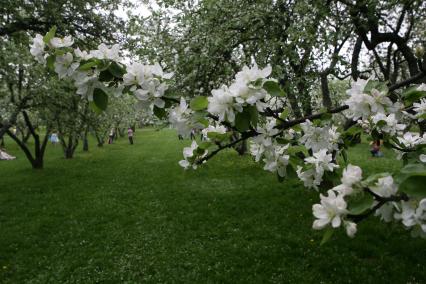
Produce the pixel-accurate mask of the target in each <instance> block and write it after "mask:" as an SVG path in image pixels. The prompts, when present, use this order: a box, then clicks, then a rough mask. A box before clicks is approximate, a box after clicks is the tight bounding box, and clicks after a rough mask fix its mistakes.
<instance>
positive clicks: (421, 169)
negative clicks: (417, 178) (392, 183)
mask: <svg viewBox="0 0 426 284" xmlns="http://www.w3.org/2000/svg"><path fill="white" fill-rule="evenodd" d="M401 173H403V174H410V175H411V174H420V175H426V166H425V165H423V164H408V165H406V166H405V167H403V168H402V169H401Z"/></svg>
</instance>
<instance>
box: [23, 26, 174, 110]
mask: <svg viewBox="0 0 426 284" xmlns="http://www.w3.org/2000/svg"><path fill="white" fill-rule="evenodd" d="M73 45H74V40H73V39H72V37H71V36H66V37H64V38H59V37H52V38H50V39H48V40H46V37H43V36H42V35H40V34H37V35H36V36H35V38H34V39H33V43H32V45H31V47H30V52H31V54H32V55H33V56H34V57H35V59H36V60H37V61H38V62H40V63H42V64H47V65H49V64H51V65H52V67H53V69H54V71H55V72H56V73H57V74H58V77H59V78H60V79H63V78H69V79H71V80H72V81H73V82H74V85H75V87H76V89H77V91H76V92H77V94H79V95H82V96H84V97H87V98H88V99H89V100H93V93H94V90H95V89H101V90H103V91H104V92H105V93H109V94H113V95H115V96H119V95H121V94H122V92H123V90H124V88H126V87H127V88H129V90H130V91H131V92H133V93H134V95H135V96H136V97H137V98H138V99H139V100H140V101H142V102H146V103H148V104H151V105H155V106H157V107H159V108H164V106H165V101H164V99H163V96H164V92H165V91H166V90H167V85H166V83H165V82H164V80H167V79H170V78H171V77H172V75H173V74H172V73H168V74H166V73H164V72H163V69H162V68H161V66H160V65H159V64H158V63H157V64H154V65H145V64H142V63H139V62H135V63H130V64H127V65H124V64H122V58H121V56H120V46H119V45H118V44H114V45H112V46H108V45H106V44H104V43H101V44H100V45H99V46H98V48H97V49H95V50H90V51H82V50H80V48H78V47H77V48H73V47H72V46H73ZM52 60H54V61H52ZM113 67H115V68H116V71H115V73H117V72H118V74H115V76H118V77H119V78H118V80H114V74H113V75H111V78H106V79H105V78H104V79H101V78H100V77H101V72H103V71H105V70H107V69H108V70H109V68H113ZM117 69H118V70H117ZM121 72H123V74H120V73H121ZM110 73H114V71H112V72H110ZM112 81H113V82H114V84H110V82H112ZM107 83H108V84H107Z"/></svg>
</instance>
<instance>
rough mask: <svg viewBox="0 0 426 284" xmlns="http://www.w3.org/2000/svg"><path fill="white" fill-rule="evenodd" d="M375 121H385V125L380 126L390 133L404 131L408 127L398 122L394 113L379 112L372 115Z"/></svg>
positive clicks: (394, 133)
mask: <svg viewBox="0 0 426 284" xmlns="http://www.w3.org/2000/svg"><path fill="white" fill-rule="evenodd" d="M372 120H373V123H375V124H377V123H378V122H380V121H384V122H385V123H386V124H385V125H380V126H379V128H380V129H381V130H382V131H383V132H385V133H389V134H390V135H396V134H397V133H400V132H401V131H403V130H404V129H405V127H406V125H405V124H400V123H398V120H397V119H396V117H395V114H394V113H391V114H389V115H388V116H386V115H385V114H383V113H377V114H376V115H374V116H373V117H372Z"/></svg>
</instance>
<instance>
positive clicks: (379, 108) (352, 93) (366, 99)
mask: <svg viewBox="0 0 426 284" xmlns="http://www.w3.org/2000/svg"><path fill="white" fill-rule="evenodd" d="M367 83H368V81H365V80H358V81H355V82H353V83H352V87H351V89H349V90H348V91H347V92H346V93H347V94H348V95H349V99H347V100H346V101H345V104H346V105H348V106H349V109H348V114H349V117H350V118H352V119H355V120H357V119H359V118H362V119H363V120H366V119H368V117H369V116H370V115H371V114H376V113H384V112H385V109H388V108H389V109H395V108H397V107H398V106H395V105H394V104H393V103H392V101H391V100H390V99H389V98H388V97H387V93H385V92H382V91H379V90H377V89H372V90H371V91H370V94H366V93H365V92H364V89H365V86H366V85H367Z"/></svg>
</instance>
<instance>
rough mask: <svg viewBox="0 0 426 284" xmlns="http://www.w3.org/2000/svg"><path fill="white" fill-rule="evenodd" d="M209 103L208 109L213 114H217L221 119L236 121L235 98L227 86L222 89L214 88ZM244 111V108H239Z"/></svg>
mask: <svg viewBox="0 0 426 284" xmlns="http://www.w3.org/2000/svg"><path fill="white" fill-rule="evenodd" d="M208 100H209V105H208V108H207V111H208V112H209V113H211V114H214V115H217V116H218V117H219V121H225V120H226V121H229V122H234V120H235V112H234V111H235V110H234V98H233V96H232V95H231V93H230V92H229V89H228V88H227V87H226V86H222V87H221V88H220V89H215V90H212V96H211V97H209V98H208ZM239 110H240V111H242V108H241V107H240V108H239Z"/></svg>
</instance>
